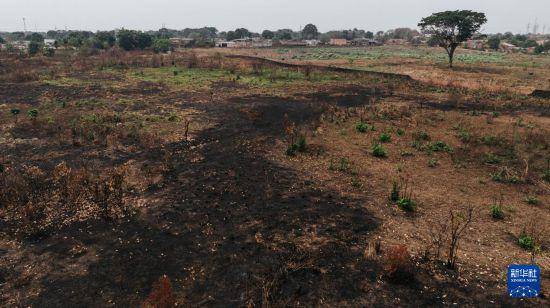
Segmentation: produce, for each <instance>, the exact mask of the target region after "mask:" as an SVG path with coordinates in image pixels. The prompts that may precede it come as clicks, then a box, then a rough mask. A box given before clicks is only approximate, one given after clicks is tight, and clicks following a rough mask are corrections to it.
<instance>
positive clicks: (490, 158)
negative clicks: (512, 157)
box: [484, 152, 500, 165]
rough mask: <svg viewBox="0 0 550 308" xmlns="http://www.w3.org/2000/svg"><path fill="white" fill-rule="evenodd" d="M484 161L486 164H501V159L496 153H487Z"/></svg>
mask: <svg viewBox="0 0 550 308" xmlns="http://www.w3.org/2000/svg"><path fill="white" fill-rule="evenodd" d="M484 161H485V163H486V164H490V165H495V164H499V163H500V157H498V156H497V155H495V154H494V153H491V152H489V153H485V158H484Z"/></svg>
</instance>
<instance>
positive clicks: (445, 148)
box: [428, 141, 453, 153]
mask: <svg viewBox="0 0 550 308" xmlns="http://www.w3.org/2000/svg"><path fill="white" fill-rule="evenodd" d="M428 150H430V151H432V152H448V153H452V152H453V148H452V147H451V146H449V145H447V144H446V143H445V142H443V141H436V142H434V143H431V144H429V145H428Z"/></svg>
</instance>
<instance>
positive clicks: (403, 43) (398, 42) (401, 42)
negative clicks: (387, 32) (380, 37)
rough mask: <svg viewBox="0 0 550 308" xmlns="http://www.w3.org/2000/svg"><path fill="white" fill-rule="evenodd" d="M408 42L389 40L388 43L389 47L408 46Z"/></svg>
mask: <svg viewBox="0 0 550 308" xmlns="http://www.w3.org/2000/svg"><path fill="white" fill-rule="evenodd" d="M407 43H408V42H407V40H404V39H389V40H387V41H386V44H387V45H406V44H407Z"/></svg>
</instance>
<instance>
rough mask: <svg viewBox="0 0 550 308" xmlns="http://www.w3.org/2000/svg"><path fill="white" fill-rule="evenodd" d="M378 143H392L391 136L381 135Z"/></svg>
mask: <svg viewBox="0 0 550 308" xmlns="http://www.w3.org/2000/svg"><path fill="white" fill-rule="evenodd" d="M378 141H380V142H382V143H386V142H390V141H391V136H390V135H389V134H386V133H383V134H381V135H380V137H378Z"/></svg>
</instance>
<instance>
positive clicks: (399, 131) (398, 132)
mask: <svg viewBox="0 0 550 308" xmlns="http://www.w3.org/2000/svg"><path fill="white" fill-rule="evenodd" d="M396 133H397V136H403V135H405V130H404V129H402V128H398V129H397V132H396Z"/></svg>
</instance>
